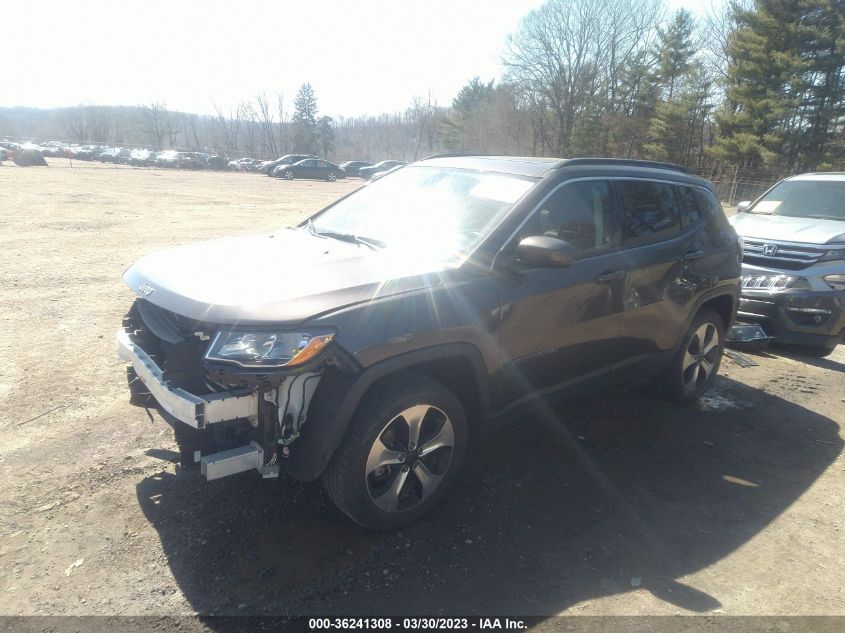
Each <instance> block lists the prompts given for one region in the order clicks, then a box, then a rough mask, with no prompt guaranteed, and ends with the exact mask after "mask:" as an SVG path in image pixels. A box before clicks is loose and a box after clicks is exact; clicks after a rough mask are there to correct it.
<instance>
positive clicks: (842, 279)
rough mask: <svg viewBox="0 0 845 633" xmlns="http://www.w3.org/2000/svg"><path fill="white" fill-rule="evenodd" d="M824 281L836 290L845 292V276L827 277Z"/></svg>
mask: <svg viewBox="0 0 845 633" xmlns="http://www.w3.org/2000/svg"><path fill="white" fill-rule="evenodd" d="M823 279H824V280H825V282H826V283H827V285H828V286H830V287H831V288H833V289H834V290H845V275H826V276H825V277H823Z"/></svg>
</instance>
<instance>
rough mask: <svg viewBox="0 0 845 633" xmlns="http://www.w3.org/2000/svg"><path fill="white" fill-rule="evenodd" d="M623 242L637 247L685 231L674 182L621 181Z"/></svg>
mask: <svg viewBox="0 0 845 633" xmlns="http://www.w3.org/2000/svg"><path fill="white" fill-rule="evenodd" d="M616 188H617V191H619V197H620V200H621V202H622V245H623V246H637V245H639V244H649V243H651V242H659V241H662V240H666V239H671V238H672V237H674V236H675V235H677V234H678V233H680V231H681V213H680V210H679V209H678V204H677V201H676V200H675V196H674V192H673V191H672V185H667V184H664V183H660V182H651V181H649V180H619V181H617V183H616Z"/></svg>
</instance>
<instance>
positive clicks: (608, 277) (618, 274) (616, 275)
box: [596, 270, 625, 283]
mask: <svg viewBox="0 0 845 633" xmlns="http://www.w3.org/2000/svg"><path fill="white" fill-rule="evenodd" d="M624 276H625V271H624V270H610V271H608V272H606V273H602V274H601V275H599V276H598V277H596V281H597V282H599V283H605V282H608V281H616V280H617V279H622V277H624Z"/></svg>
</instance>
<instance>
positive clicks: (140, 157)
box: [127, 149, 157, 167]
mask: <svg viewBox="0 0 845 633" xmlns="http://www.w3.org/2000/svg"><path fill="white" fill-rule="evenodd" d="M156 156H157V153H156V152H154V151H152V150H149V149H136V150H134V151H133V152H132V153H131V154H130V155H129V160H128V161H127V162H128V163H129V164H130V165H132V166H133V167H149V166H150V165H152V164H153V163H154V162H155V159H156Z"/></svg>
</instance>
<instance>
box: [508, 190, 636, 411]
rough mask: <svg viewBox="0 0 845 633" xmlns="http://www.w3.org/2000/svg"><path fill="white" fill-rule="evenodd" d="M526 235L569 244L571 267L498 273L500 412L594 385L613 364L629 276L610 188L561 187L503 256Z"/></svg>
mask: <svg viewBox="0 0 845 633" xmlns="http://www.w3.org/2000/svg"><path fill="white" fill-rule="evenodd" d="M531 235H546V236H551V237H556V238H558V239H562V240H564V241H566V242H568V243H569V244H570V245H572V246H573V247H574V248H575V255H574V260H575V261H574V263H573V264H572V265H571V266H569V267H567V268H530V267H526V266H523V265H521V264H520V263H519V262H518V261H517V262H515V264H514V265H513V266H512V267H502V269H501V270H500V272H499V273H498V275H497V280H498V281H497V284H498V291H499V297H500V301H501V306H500V346H501V350H502V355H503V357H502V362H501V367H502V371H501V375H500V380H499V388H498V389H497V390H496V391H497V394H496V395H498V396H499V397H500V400H501V402H499V403H498V404H499V405H500V406H505V405H507V404H508V403H510V402H513V401H518V400H520V399H521V398H524V397H531V396H534V395H536V394H537V393H538V392H539V393H541V394H549V395H551V394H552V393H554V392H557V391H570V389H569V388H572V390H574V389H579V388H581V387H582V386H583V383H585V382H595V383H600V382H602V381H603V380H606V379H608V378H609V370H610V367H611V366H612V365H613V364H614V363H615V362H616V361H618V360H619V352H618V349H617V343H616V338H617V336H618V335H619V332H620V320H621V317H622V301H621V297H622V289H623V287H624V283H625V278H626V276H627V270H626V268H625V266H624V256H623V254H622V253H621V252H620V250H619V229H618V221H617V214H616V206H615V204H614V196H613V188H612V185H611V183H610V182H609V181H607V180H577V181H573V182H568V183H564V184H563V185H561V186H560V187H558V188H557V189H556V190H554V191H553V192H552V193H551V194H550V195H549V196H548V197H547V198H546V199H545V200H544V201H543V202H542V203H541V204H540V205H538V208H537V209H535V211H534V213H533V214H532V216H531V217H530V218H529V220H528V221H527V222H526V223H525V225H524V226H523V227H522V228H521V229H520V230H519V231H518V235H517V236H516V237H515V238H514V239H513V243H512V244H509V245H508V248H506V251H505V252H508V251H511V252H514V251H515V246H516V243H518V242H519V241H520V240H522V239H524V238H525V237H528V236H531Z"/></svg>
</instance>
